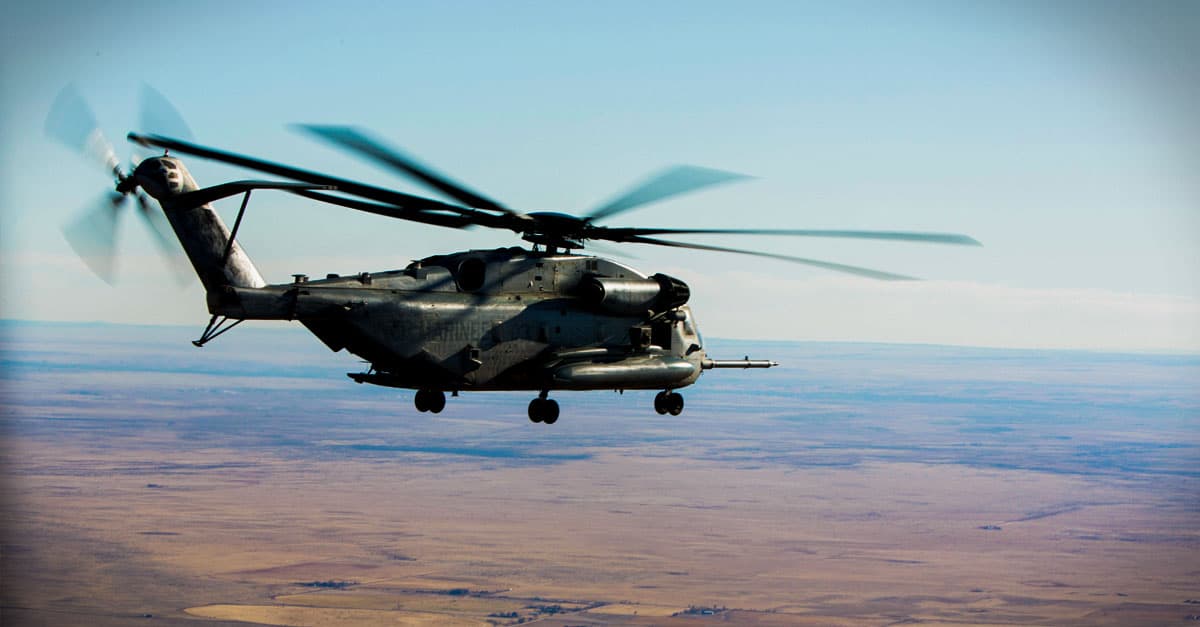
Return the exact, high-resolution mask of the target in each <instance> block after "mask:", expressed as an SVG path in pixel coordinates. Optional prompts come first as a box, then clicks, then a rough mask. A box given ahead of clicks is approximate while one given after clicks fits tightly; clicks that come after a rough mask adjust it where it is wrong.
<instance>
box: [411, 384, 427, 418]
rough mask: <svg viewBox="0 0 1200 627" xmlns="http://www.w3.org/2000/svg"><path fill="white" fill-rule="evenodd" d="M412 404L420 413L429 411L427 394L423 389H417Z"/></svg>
mask: <svg viewBox="0 0 1200 627" xmlns="http://www.w3.org/2000/svg"><path fill="white" fill-rule="evenodd" d="M413 406H415V407H416V408H417V411H419V412H421V413H422V414H423V413H425V412H427V411H429V396H428V394H427V393H426V391H425V390H417V395H416V396H414V397H413Z"/></svg>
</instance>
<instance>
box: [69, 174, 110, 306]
mask: <svg viewBox="0 0 1200 627" xmlns="http://www.w3.org/2000/svg"><path fill="white" fill-rule="evenodd" d="M124 202H125V196H124V195H122V194H118V193H116V192H107V193H105V194H104V195H103V196H102V197H101V198H99V199H98V200H97V201H96V202H94V203H92V204H91V205H89V206H88V208H87V209H85V210H84V212H83V214H82V215H80V216H79V218H77V219H76V220H75V221H73V222H70V223H68V224H67V225H66V226H64V227H63V236H65V237H66V238H67V243H68V244H70V245H71V248H72V249H74V250H75V254H77V255H79V258H80V259H82V260H83V262H84V263H85V264H87V267H88V268H90V269H91V270H92V272H94V273H96V276H98V277H100V278H101V279H103V280H104V282H105V283H108V284H109V285H112V282H113V278H114V263H113V258H114V251H115V250H116V240H117V214H118V213H119V212H120V209H121V205H123V204H124Z"/></svg>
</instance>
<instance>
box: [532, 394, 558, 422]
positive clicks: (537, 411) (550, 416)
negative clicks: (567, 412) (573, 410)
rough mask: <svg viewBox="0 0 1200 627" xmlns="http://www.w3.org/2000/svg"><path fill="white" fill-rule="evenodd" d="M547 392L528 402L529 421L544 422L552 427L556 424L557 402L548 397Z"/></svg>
mask: <svg viewBox="0 0 1200 627" xmlns="http://www.w3.org/2000/svg"><path fill="white" fill-rule="evenodd" d="M549 394H550V393H549V392H548V391H543V392H542V393H541V394H539V395H538V397H537V398H535V399H533V400H532V401H529V419H530V420H532V421H533V422H544V423H546V424H548V425H552V424H554V423H556V422H558V401H556V400H554V399H552V398H546V397H547V396H549Z"/></svg>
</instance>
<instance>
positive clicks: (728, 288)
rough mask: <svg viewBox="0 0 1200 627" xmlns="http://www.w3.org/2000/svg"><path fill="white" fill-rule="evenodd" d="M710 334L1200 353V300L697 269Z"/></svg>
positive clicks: (699, 301) (701, 311) (698, 303)
mask: <svg viewBox="0 0 1200 627" xmlns="http://www.w3.org/2000/svg"><path fill="white" fill-rule="evenodd" d="M693 279H694V280H692V281H691V283H692V293H693V295H694V296H693V305H694V306H695V307H696V309H697V317H698V319H699V321H700V323H701V325H702V328H703V330H704V332H706V333H708V334H710V335H715V336H720V337H731V338H747V339H802V340H838V341H842V340H845V341H880V342H914V343H931V344H958V345H972V346H996V347H1011V348H1070V349H1104V350H1109V349H1111V350H1153V351H1160V350H1165V351H1189V352H1193V351H1200V301H1196V300H1191V299H1186V298H1180V297H1171V296H1158V295H1146V294H1131V293H1124V292H1115V291H1108V290H1100V289H1077V288H1071V289H1035V288H1025V287H1009V286H1005V285H994V284H985V283H976V282H966V281H921V282H893V283H881V282H876V281H866V280H859V279H852V278H846V279H843V278H817V279H808V280H805V279H797V280H788V279H779V278H772V277H762V276H757V275H755V274H753V273H744V272H728V273H720V274H714V275H709V276H705V277H693Z"/></svg>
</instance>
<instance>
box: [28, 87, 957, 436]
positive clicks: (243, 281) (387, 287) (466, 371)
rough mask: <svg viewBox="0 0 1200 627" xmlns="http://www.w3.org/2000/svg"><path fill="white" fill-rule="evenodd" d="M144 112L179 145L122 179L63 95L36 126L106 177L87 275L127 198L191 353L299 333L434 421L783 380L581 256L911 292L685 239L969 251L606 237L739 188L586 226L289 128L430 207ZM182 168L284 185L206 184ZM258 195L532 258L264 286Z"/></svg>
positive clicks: (666, 406)
mask: <svg viewBox="0 0 1200 627" xmlns="http://www.w3.org/2000/svg"><path fill="white" fill-rule="evenodd" d="M142 100H143V121H142V123H143V127H144V128H155V127H157V128H163V127H168V128H171V129H173V132H171V133H170V134H157V133H147V132H134V133H129V134H128V136H127V138H128V140H129V141H130V142H132V143H133V144H134V145H136V146H140V147H142V148H145V149H158V150H161V151H162V152H161V154H156V155H152V156H149V157H146V158H143V159H141V160H140V161H136V164H135V165H133V164H131V165H132V167H131V169H129V170H128V171H126V170H125V169H123V168H122V167H121V166H120V163H119V160H118V159H117V158H116V156H115V150H114V149H113V147H112V146H111V145H110V144H109V143H108V142H107V141H106V140H105V139H104V138H103V135H102V133H100V131H99V127H98V126H97V125H96V123H95V116H94V115H93V114H92V113H91V109H90V108H89V107H88V106H87V104H86V103H85V102H84V101H83V99H82V97H81V96H80V95H79V94H78V92H77V91H75V90H74V89H73V87H68V88H67V89H64V91H63V92H62V93H61V94H60V95H59V98H58V99H57V100H56V102H55V105H54V107H52V109H51V113H50V116H49V117H48V119H47V124H46V130H47V132H48V134H50V135H51V136H52V137H54V138H56V139H58V140H60V141H62V142H63V143H65V144H67V145H68V146H70V147H72V148H75V149H78V150H82V151H83V152H85V153H87V154H90V155H92V156H98V157H99V158H100V160H101V162H102V163H103V164H104V166H105V168H106V169H107V171H108V172H109V173H111V175H112V176H113V177H114V179H115V188H114V191H113V192H110V193H109V195H108V197H106V198H105V199H104V200H103V201H102V202H101V203H99V206H98V207H96V208H94V209H93V210H92V211H90V212H89V213H87V214H85V216H84V218H83V219H81V220H79V221H77V222H75V223H73V224H71V225H69V226H68V227H67V228H66V229H64V233H65V234H66V236H67V240H68V242H69V243H71V245H72V246H73V247H74V248H75V250H76V252H78V253H79V254H80V255H81V256H82V257H83V258H84V260H85V261H87V262H88V264H89V267H91V268H92V269H93V271H95V272H96V273H97V274H98V275H100V276H101V277H102V278H104V279H105V280H111V274H112V256H113V255H112V248H113V231H114V228H115V219H116V215H117V213H118V211H119V209H120V207H121V206H122V205H123V204H125V202H126V200H127V199H128V198H130V197H132V198H134V199H136V203H137V207H138V211H139V214H140V215H141V216H142V217H143V219H144V220H145V221H146V223H147V224H148V225H149V226H150V229H151V232H152V233H153V234H154V236H155V239H156V241H157V242H158V243H159V245H160V246H161V247H162V248H163V251H164V252H167V253H168V254H171V253H174V255H175V257H176V258H177V257H178V253H177V248H174V247H175V246H176V245H175V244H174V243H173V241H172V236H174V239H175V240H177V241H178V242H179V245H181V246H182V249H183V252H184V253H185V254H186V258H187V261H188V262H190V265H191V268H192V270H193V271H194V272H195V274H196V275H197V276H198V277H199V279H200V282H201V283H202V284H203V286H204V289H205V294H206V298H205V300H206V304H207V308H208V313H209V314H210V316H211V317H210V319H209V322H208V325H207V326H206V327H205V329H204V331H203V332H202V333H201V335H200V338H199V339H197V340H195V341H193V344H194V345H195V346H197V347H202V346H204V345H206V344H207V343H208V342H210V341H212V340H214V339H216V338H217V337H219V336H221V335H223V334H224V333H226V332H227V331H229V330H230V329H232V328H233V327H235V326H237V325H238V324H240V323H242V322H244V321H246V320H288V321H298V322H299V323H300V324H301V325H303V326H304V327H305V328H307V329H308V330H309V331H310V332H311V333H312V334H313V335H315V336H316V337H317V338H318V339H319V340H320V341H321V342H322V343H324V344H325V345H326V346H327V347H329V348H330V349H331V350H333V351H335V352H336V351H341V350H346V351H349V352H350V353H352V354H354V355H356V356H358V357H360V358H362V359H363V360H364V361H365V363H366V364H368V367H367V368H366V370H365V371H363V372H352V373H347V376H348V377H349V378H350V379H352V380H353V381H355V382H357V383H365V384H374V385H379V386H387V387H393V388H406V389H412V390H415V391H416V393H415V395H414V397H413V404H414V406H415V408H416V409H417V410H418V411H419V412H430V413H434V414H436V413H439V412H441V411H442V410H443V409H444V408H445V406H446V396H447V394H450V395H451V396H458V395H459V393H461V392H469V391H470V392H475V391H527V392H533V393H536V396H535V397H534V398H533V399H532V400H531V401H530V402H529V407H528V416H529V419H530V420H531V421H532V422H534V423H542V424H554V423H555V422H557V420H558V418H559V413H560V410H559V405H558V402H557V401H556V400H555V399H553V398H550V394H551V393H552V392H556V391H561V390H616V391H619V392H624V391H625V390H658V393H657V395H656V396H655V397H654V410H655V411H656V412H657V413H658V414H671V415H676V416H677V415H679V414H680V413H681V412H682V411H683V408H684V400H683V396H682V395H681V394H680V393H679V391H678V390H680V389H682V388H685V387H687V386H690V385H692V384H694V383H696V381H697V380H698V379H699V378H700V376H701V374H702V373H704V372H705V371H708V370H717V369H727V368H739V369H748V368H770V367H774V366H777V365H778V363H776V362H774V361H771V360H769V359H750V358H749V356H746V357H745V358H743V359H714V358H712V357H710V356H709V355H708V353H707V352H706V350H705V348H704V342H703V340H702V339H701V335H700V330H699V327H698V325H697V322H696V317H695V314H694V313H693V311H692V309H691V307H690V306H689V304H688V303H689V299H690V295H691V291H690V289H689V287H688V285H687V283H685V282H684V281H683V280H681V279H679V278H675V277H672V276H668V275H665V274H662V273H655V274H650V275H647V274H645V273H643V272H640V271H638V270H636V269H634V268H632V267H630V266H628V265H626V264H623V263H621V262H618V261H615V260H613V259H609V258H605V257H600V256H595V255H589V254H586V253H584V252H583V251H584V249H585V247H586V245H587V244H588V242H614V243H621V244H643V245H652V246H663V247H672V248H683V249H693V250H705V251H712V252H722V253H733V254H740V255H751V256H756V257H763V258H769V259H775V260H780V261H785V262H790V263H797V264H803V265H808V266H815V267H819V268H823V269H826V270H832V271H837V272H842V273H849V274H853V275H857V276H863V277H868V278H873V279H880V280H904V279H912V278H913V277H908V276H904V275H898V274H893V273H890V272H883V271H879V270H872V269H869V268H862V267H858V266H851V265H846V264H840V263H833V262H829V261H822V260H818V259H809V258H804V257H796V256H791V255H783V254H776V253H771V252H765V251H760V250H750V249H740V248H729V247H725V246H717V245H711V244H704V243H697V242H689V241H681V240H679V239H678V237H679V236H683V235H713V234H736V235H773V236H781V235H782V236H794V237H832V238H849V239H871V240H891V241H910V242H927V243H940V244H958V245H975V246H978V245H980V244H979V242H978V241H976V240H975V239H973V238H971V237H968V236H966V235H959V234H953V233H925V232H922V233H917V232H902V231H855V230H813V229H809V230H801V229H745V228H736V229H734V228H730V229H712V228H657V227H655V228H650V227H625V226H608V225H604V224H601V222H607V221H608V220H609V219H611V218H613V217H614V216H617V215H619V214H622V213H625V212H627V211H630V210H632V209H635V208H638V207H641V206H643V205H647V204H650V203H653V202H657V201H661V200H665V199H667V198H670V197H673V196H677V195H680V194H684V193H687V192H692V191H696V190H699V189H703V188H708V187H713V186H716V185H721V184H725V183H731V182H734V181H737V180H741V179H745V178H748V177H745V176H743V175H740V174H734V173H731V172H725V171H721V170H715V169H710V168H701V167H697V166H676V167H673V168H669V169H667V170H665V171H663V172H661V173H659V174H657V175H655V176H652V177H650V178H648V179H646V180H644V181H643V182H642V183H640V184H638V185H635V186H634V187H632V188H630V189H628V190H627V191H625V192H624V193H622V194H619V195H617V196H616V197H614V198H612V199H610V200H609V201H607V202H605V203H603V204H601V205H600V206H598V207H596V208H595V209H593V210H592V211H591V212H589V213H587V214H585V215H581V216H580V215H572V214H567V213H562V212H521V211H518V210H514V209H511V208H509V207H507V206H505V205H504V204H501V203H500V202H498V201H496V200H494V199H492V198H490V197H488V196H485V195H483V194H481V193H479V192H477V191H474V190H472V189H470V188H468V187H467V186H465V185H463V184H460V183H457V182H455V181H453V180H451V179H450V178H448V177H446V176H444V175H442V174H440V173H438V172H436V171H434V170H433V169H432V168H430V167H428V166H425V165H422V164H421V163H419V162H417V161H416V160H414V159H412V158H411V157H408V156H407V155H405V154H404V153H403V152H401V151H400V150H398V149H395V148H392V147H391V146H389V145H387V144H386V143H384V142H383V141H382V140H379V139H377V138H375V137H374V136H372V135H371V134H370V133H368V132H367V131H364V130H362V129H359V128H356V127H350V126H328V125H299V126H297V127H296V128H297V129H298V130H299V131H301V132H303V133H306V134H308V135H311V136H313V137H315V138H316V139H318V140H321V141H323V142H325V143H327V144H329V145H332V146H334V147H336V148H338V149H341V150H344V151H347V152H349V153H352V154H353V155H355V156H357V157H359V158H362V159H365V160H367V161H370V162H372V163H374V164H376V165H380V166H383V167H385V168H387V169H390V170H391V171H393V172H395V173H397V174H399V175H401V176H404V177H406V178H408V179H410V180H411V181H412V182H415V183H417V184H419V185H422V186H424V187H426V188H428V189H430V190H431V191H433V192H436V193H437V194H439V195H441V196H443V197H444V198H446V199H447V200H438V199H434V198H428V197H424V196H418V195H414V194H409V193H405V192H401V191H397V190H394V189H388V188H384V187H378V186H374V185H368V184H365V183H360V182H356V181H352V180H348V179H345V178H339V177H335V176H331V175H327V174H323V173H319V172H313V171H309V170H305V169H301V168H298V167H294V166H290V165H285V164H281V163H277V162H273V161H268V160H265V159H260V158H257V157H252V156H248V155H244V154H239V153H234V152H229V151H226V150H220V149H216V148H211V147H206V146H202V145H199V144H196V143H193V142H192V141H190V130H188V129H187V126H186V124H185V123H184V122H183V121H182V118H180V117H179V115H178V113H176V112H175V111H174V109H173V107H171V106H170V104H169V103H168V102H167V101H166V100H165V98H163V97H162V96H161V94H158V93H157V92H155V91H154V90H153V89H151V88H149V87H144V88H143V99H142ZM171 135H173V136H171ZM176 155H189V156H191V157H196V158H200V159H204V160H210V161H215V162H220V163H224V164H228V165H232V166H237V167H241V168H244V169H248V170H252V171H255V172H258V173H262V174H268V175H272V176H275V177H279V178H280V179H283V180H257V179H247V180H237V181H232V182H227V183H221V184H217V185H214V186H211V187H201V186H200V185H199V184H198V183H197V182H196V181H195V179H194V178H193V177H192V175H191V174H190V173H189V171H188V170H187V168H186V167H185V166H184V163H183V161H182V160H181V159H180V158H179V157H178V156H176ZM255 190H278V191H282V192H286V193H290V194H294V195H296V196H298V197H301V198H304V199H307V200H310V201H317V202H322V203H328V204H331V205H335V206H340V207H343V208H346V209H351V210H355V211H361V212H366V213H370V214H375V215H379V216H383V217H387V218H392V219H398V220H405V221H409V222H414V223H419V224H425V225H430V226H436V227H441V228H449V229H467V228H473V227H484V228H489V229H494V230H498V231H507V232H510V233H512V234H513V235H515V236H517V237H519V238H520V239H521V240H523V241H524V242H525V243H526V245H525V246H511V247H502V248H495V249H487V250H468V251H463V252H453V253H448V254H440V255H433V256H429V257H425V258H423V259H420V260H416V261H413V262H412V263H410V264H409V265H408V266H406V267H404V268H401V269H394V270H387V271H382V272H362V273H358V274H354V275H347V276H341V275H338V274H332V273H331V274H327V275H326V276H324V277H323V278H309V277H308V276H306V275H304V274H296V275H293V277H292V280H291V281H290V282H287V283H275V284H269V283H268V282H267V281H266V280H265V279H264V278H263V277H262V275H261V274H260V273H259V271H258V269H257V268H256V267H255V265H254V264H253V262H252V261H251V260H250V257H249V256H248V255H247V254H246V252H245V250H244V249H243V248H242V246H241V244H240V242H239V241H238V240H237V234H238V230H239V229H240V227H241V224H242V221H243V218H244V217H245V214H246V210H247V206H248V203H249V200H250V196H251V193H252V192H253V191H255ZM236 196H241V205H240V208H239V210H238V213H237V217H236V219H235V221H234V223H233V227H232V229H231V228H229V227H228V226H226V224H225V222H224V220H223V219H222V218H221V216H220V215H219V214H218V213H217V211H216V210H215V209H214V208H213V206H212V203H214V202H216V201H219V200H222V199H225V198H231V197H236ZM151 198H152V199H153V200H154V201H157V204H158V205H159V209H158V210H156V209H155V208H154V207H153V205H152V203H151V200H150V199H151ZM663 236H668V237H671V238H672V239H663V238H662V237H663Z"/></svg>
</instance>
